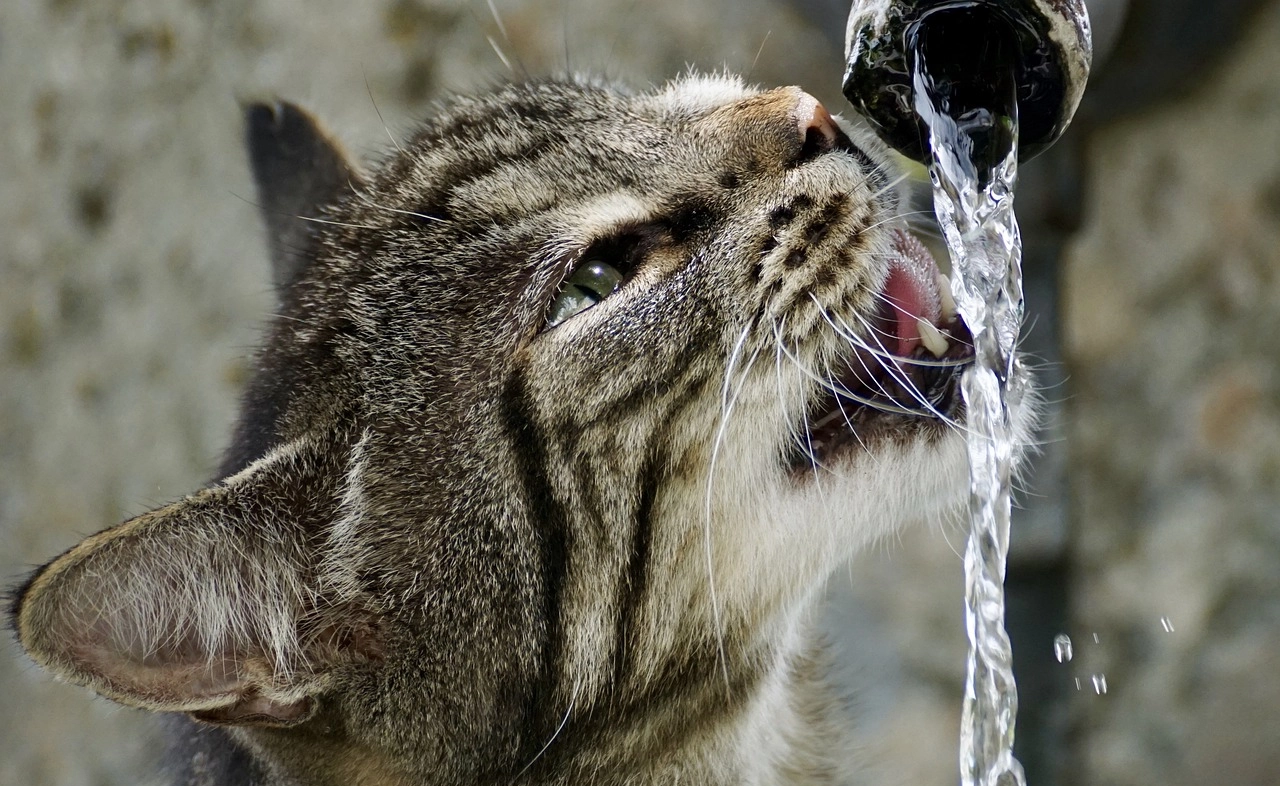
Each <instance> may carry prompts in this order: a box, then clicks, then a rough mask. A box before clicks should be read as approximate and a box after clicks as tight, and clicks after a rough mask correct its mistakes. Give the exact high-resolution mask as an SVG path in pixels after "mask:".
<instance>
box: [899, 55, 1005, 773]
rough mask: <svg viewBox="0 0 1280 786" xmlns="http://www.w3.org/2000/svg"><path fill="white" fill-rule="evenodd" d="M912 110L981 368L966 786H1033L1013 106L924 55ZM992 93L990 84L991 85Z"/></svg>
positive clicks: (976, 373) (970, 406) (972, 405)
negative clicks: (1011, 579) (1019, 643)
mask: <svg viewBox="0 0 1280 786" xmlns="http://www.w3.org/2000/svg"><path fill="white" fill-rule="evenodd" d="M912 70H913V80H914V88H915V109H916V112H917V113H918V114H919V115H920V117H921V118H922V119H924V121H925V123H926V125H927V126H928V127H929V133H930V139H929V142H930V147H931V149H932V154H933V161H932V165H931V166H930V176H931V178H932V181H933V194H934V210H935V212H936V213H937V216H938V223H939V224H940V226H941V228H942V233H943V237H944V238H945V240H946V243H947V248H948V250H949V251H950V254H951V259H952V276H951V280H952V290H953V295H954V297H955V300H956V305H957V307H958V308H959V311H960V314H961V315H962V316H963V317H964V320H965V322H966V323H967V324H968V326H969V330H970V332H971V333H972V334H973V342H974V354H975V363H974V366H973V368H972V369H971V370H969V371H968V372H967V373H966V374H965V375H964V379H963V381H962V384H961V388H962V393H963V395H964V401H965V407H966V413H967V417H966V424H967V426H968V429H969V435H968V453H969V483H970V502H969V517H970V524H971V530H970V535H969V543H968V547H967V549H966V551H965V559H964V564H965V623H966V627H967V631H968V636H969V659H968V666H967V676H966V682H965V694H964V706H963V718H962V722H961V723H962V725H961V737H960V774H961V781H962V783H963V784H964V786H1013V785H1014V784H1016V785H1017V786H1025V784H1026V776H1025V775H1024V773H1023V770H1022V765H1021V764H1020V763H1019V762H1018V760H1017V759H1016V758H1014V756H1013V740H1014V724H1015V720H1016V717H1017V712H1018V695H1017V686H1016V685H1015V682H1014V676H1013V653H1012V649H1011V647H1010V644H1009V636H1008V634H1007V633H1006V632H1005V628H1004V575H1005V561H1006V557H1007V554H1008V548H1009V518H1010V507H1011V503H1010V490H1011V475H1012V471H1013V462H1014V458H1015V455H1016V454H1017V452H1018V445H1016V444H1015V440H1014V435H1013V426H1012V422H1011V417H1010V412H1011V410H1014V409H1016V408H1017V407H1018V405H1019V403H1020V401H1021V399H1022V398H1023V396H1024V395H1025V393H1026V390H1025V382H1024V381H1023V380H1024V375H1021V374H1018V373H1015V372H1016V371H1017V361H1016V360H1015V355H1014V345H1015V343H1016V342H1017V338H1018V333H1019V331H1020V329H1021V327H1022V312H1023V297H1022V270H1021V259H1022V242H1021V236H1020V234H1019V231H1018V224H1017V220H1016V218H1015V216H1014V213H1013V187H1014V182H1015V180H1016V178H1017V162H1018V154H1017V151H1018V123H1017V100H1016V93H1015V91H1014V86H1013V83H1012V80H1011V79H1010V81H1009V84H1008V88H1009V89H1008V91H1007V92H1005V93H1004V94H1003V95H996V94H997V93H999V91H1000V85H999V84H993V85H986V86H989V87H991V88H992V90H993V96H994V97H995V99H996V100H995V101H992V102H987V103H985V104H979V105H978V106H976V107H972V106H970V107H959V108H957V107H953V106H952V104H951V101H950V97H949V96H948V95H947V93H946V90H945V89H942V90H940V89H939V85H943V86H944V87H947V86H949V85H947V84H946V83H945V82H941V81H938V80H939V79H945V77H940V78H938V77H935V76H934V75H932V74H931V73H930V70H929V64H928V62H927V61H926V58H925V54H924V52H923V47H919V48H917V49H916V51H915V56H914V58H913V69H912ZM984 87H985V86H984Z"/></svg>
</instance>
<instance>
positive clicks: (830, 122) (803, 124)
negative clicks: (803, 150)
mask: <svg viewBox="0 0 1280 786" xmlns="http://www.w3.org/2000/svg"><path fill="white" fill-rule="evenodd" d="M791 116H792V117H793V118H795V121H796V125H797V127H798V128H799V130H800V138H801V139H803V140H804V141H805V147H816V148H818V149H821V150H830V149H831V147H832V146H834V145H835V142H836V134H837V133H838V132H839V128H838V127H837V126H836V121H835V118H833V117H831V113H830V112H828V111H827V108H826V107H825V106H823V105H822V104H821V103H820V102H819V101H818V99H816V98H814V97H813V96H811V95H809V94H808V93H801V94H800V100H798V101H797V102H796V106H795V109H793V110H792V112H791Z"/></svg>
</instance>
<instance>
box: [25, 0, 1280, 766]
mask: <svg viewBox="0 0 1280 786" xmlns="http://www.w3.org/2000/svg"><path fill="white" fill-rule="evenodd" d="M495 5H496V6H497V8H498V10H499V12H500V14H501V18H502V20H503V23H504V26H505V34H504V33H503V32H501V31H499V30H498V27H497V25H496V24H495V22H494V21H493V19H492V18H491V16H490V14H489V9H488V7H487V5H486V3H485V2H484V0H370V2H361V3H348V2H338V1H337V0H313V1H312V2H308V3H303V2H301V0H216V1H215V0H186V2H182V1H181V0H151V1H150V2H141V1H139V2H126V1H125V0H93V2H90V1H89V0H41V1H37V0H12V2H4V3H0V239H3V242H0V581H3V582H5V583H12V582H13V581H15V580H16V579H17V578H18V577H19V576H20V575H21V574H22V573H23V572H24V571H25V570H27V569H28V567H29V566H32V565H34V564H39V563H41V562H44V561H46V560H47V559H48V558H49V557H50V556H52V555H54V554H56V553H58V552H59V551H61V550H63V549H66V548H68V547H70V546H71V545H73V544H74V543H75V542H76V541H77V540H78V539H79V538H80V537H82V536H83V535H85V534H88V533H90V532H93V531H95V530H98V529H101V528H103V527H106V526H109V525H111V524H114V523H117V522H118V521H120V520H121V519H123V518H125V517H127V516H130V515H134V514H137V513H140V512H142V511H144V510H146V509H148V508H149V507H151V506H154V505H156V504H160V503H162V502H165V501H167V500H171V499H173V498H175V497H177V496H180V495H182V494H184V493H186V492H188V491H190V490H192V489H194V488H195V487H196V486H197V485H198V484H199V483H201V482H203V481H204V480H206V479H208V477H209V475H210V473H211V472H212V469H213V467H214V466H215V464H216V461H217V457H218V452H219V450H220V449H221V447H222V445H223V444H224V441H225V439H226V435H227V431H228V428H229V426H230V423H231V419H232V417H233V416H234V407H235V400H236V396H237V394H238V391H239V389H240V386H241V384H242V383H243V381H244V377H245V362H244V358H245V356H246V354H247V353H248V352H249V351H250V349H251V347H252V346H253V345H254V343H255V341H256V331H257V327H258V325H260V324H261V321H262V319H263V318H264V317H265V315H266V314H267V313H268V311H269V309H270V308H271V296H270V293H269V291H268V285H267V280H268V275H267V268H266V258H265V250H264V246H263V242H262V237H261V231H260V229H259V222H258V216H257V214H256V211H255V208H254V207H253V206H252V204H251V201H252V199H253V192H252V186H251V183H250V180H249V177H248V174H247V169H246V165H245V163H244V156H243V154H242V152H241V150H240V139H239V135H240V128H239V116H238V107H237V100H238V99H243V98H258V97H266V96H272V95H280V96H283V97H288V98H290V99H294V100H297V101H300V102H302V103H303V104H305V105H308V106H309V107H311V108H312V109H314V110H315V111H316V112H317V113H318V114H319V115H320V116H321V117H322V118H325V119H326V120H327V121H328V122H329V124H330V126H331V127H332V128H333V129H334V130H335V131H336V132H337V134H338V135H339V136H340V137H341V138H343V139H345V140H346V141H347V142H348V143H349V148H350V150H351V151H352V152H353V153H355V154H357V155H372V154H377V153H378V152H379V151H381V150H382V149H384V148H385V147H387V146H389V144H390V142H389V141H388V138H387V131H386V130H385V129H384V127H383V124H382V122H381V121H380V120H379V118H378V115H377V113H376V112H375V110H374V102H375V101H376V103H377V106H378V109H380V110H381V113H382V116H383V118H384V119H385V121H386V124H387V126H389V128H390V131H391V133H392V134H398V133H400V132H403V131H404V130H405V129H406V128H407V127H409V126H410V125H411V123H412V120H413V118H414V117H415V116H418V115H420V114H422V113H423V112H425V111H428V102H429V101H430V99H431V98H433V97H435V96H438V95H440V94H441V93H442V92H444V91H449V90H457V89H461V90H466V89H470V88H476V87H483V85H485V84H487V83H489V82H491V81H493V80H495V79H499V78H502V77H503V76H504V75H506V74H507V73H508V69H507V66H505V65H503V63H502V61H501V59H500V58H499V56H498V55H497V54H496V53H495V51H494V48H493V46H492V45H491V42H490V40H489V39H490V38H492V39H493V41H495V42H497V45H498V47H499V48H500V49H502V50H503V52H504V54H505V56H506V57H507V58H508V59H509V60H510V61H511V65H512V66H513V68H514V69H515V70H517V71H523V70H527V71H528V72H530V73H533V74H539V73H546V72H548V71H549V70H554V69H562V68H564V67H565V65H566V62H567V63H568V65H569V66H570V67H572V68H574V69H582V70H593V71H602V72H604V73H606V74H608V75H610V76H613V77H616V78H620V79H623V80H625V81H627V82H630V83H632V84H635V85H638V86H643V85H645V84H647V83H649V82H652V81H659V80H661V79H663V78H665V77H667V76H670V75H673V74H675V73H678V72H679V71H681V70H682V69H683V68H684V67H685V65H686V63H693V64H696V65H698V66H700V67H703V68H719V67H721V66H723V65H727V66H728V67H729V68H731V69H733V70H736V71H739V72H746V73H749V75H750V78H751V79H752V80H753V81H757V82H760V83H763V84H791V83H796V84H801V85H804V86H805V87H806V89H809V90H810V91H811V92H813V93H815V94H816V95H818V96H819V98H821V99H823V100H824V101H825V102H827V103H828V105H829V106H832V107H837V106H841V101H840V99H839V97H838V95H837V83H838V78H839V74H840V71H841V63H840V53H839V52H838V50H837V49H836V47H834V46H833V45H832V44H831V42H830V37H829V36H824V34H823V32H824V31H818V30H814V29H812V28H810V27H808V26H806V24H805V22H804V21H803V20H802V19H800V18H799V17H798V16H796V15H795V14H794V13H793V12H791V11H788V10H786V8H784V7H782V6H780V5H779V4H778V3H774V2H767V0H661V1H660V2H659V1H658V0H650V1H649V2H637V0H607V1H602V0H548V2H533V0H495ZM825 32H826V33H830V31H825ZM836 38H838V36H836ZM1277 40H1280V10H1277V11H1276V12H1272V13H1270V14H1268V15H1267V16H1266V17H1265V18H1264V19H1263V20H1261V23H1260V24H1259V25H1258V28H1257V30H1255V31H1254V32H1253V35H1252V36H1251V37H1250V39H1249V41H1248V42H1247V44H1246V45H1245V46H1242V47H1241V48H1240V51H1239V52H1238V53H1236V54H1235V55H1234V56H1233V57H1232V58H1231V60H1230V62H1229V63H1228V65H1227V67H1225V68H1223V69H1221V71H1220V72H1216V73H1215V74H1213V75H1211V77H1210V79H1209V81H1208V83H1207V84H1205V85H1204V86H1203V87H1202V89H1200V90H1199V91H1198V92H1197V93H1196V94H1195V95H1194V96H1192V97H1191V98H1189V99H1187V100H1186V101H1183V102H1181V103H1180V104H1179V105H1177V106H1173V107H1169V108H1167V109H1162V110H1157V111H1152V112H1149V113H1147V114H1145V115H1143V116H1142V117H1139V118H1136V119H1133V120H1131V121H1128V122H1126V123H1125V124H1124V125H1123V126H1119V127H1115V128H1111V129H1104V130H1102V131H1100V132H1098V133H1096V134H1094V135H1093V136H1092V137H1091V138H1090V139H1089V141H1088V149H1089V154H1088V160H1089V170H1090V171H1089V181H1090V183H1091V192H1090V194H1089V201H1088V226H1087V227H1086V229H1085V230H1084V231H1083V232H1082V233H1081V236H1080V237H1079V238H1078V240H1077V242H1076V243H1075V244H1074V246H1073V248H1072V251H1071V254H1070V255H1069V258H1068V259H1067V260H1066V261H1065V267H1064V277H1065V278H1064V280H1065V282H1066V286H1067V291H1066V296H1065V299H1066V304H1065V305H1066V314H1065V317H1064V327H1063V329H1064V333H1065V334H1066V336H1067V339H1068V359H1069V369H1068V370H1069V372H1070V374H1071V377H1072V383H1071V385H1072V386H1071V388H1070V393H1071V394H1072V396H1073V397H1072V399H1071V401H1070V404H1069V416H1070V419H1069V422H1068V427H1067V430H1066V431H1067V434H1068V436H1069V440H1070V441H1069V451H1070V456H1071V463H1072V466H1071V469H1070V478H1071V481H1072V488H1073V491H1072V499H1071V500H1069V505H1070V506H1071V508H1072V510H1073V512H1074V515H1073V525H1074V529H1075V535H1074V536H1073V542H1072V550H1073V557H1074V562H1075V566H1076V570H1075V579H1074V583H1073V585H1072V587H1071V590H1072V592H1073V597H1074V598H1075V606H1074V610H1073V614H1074V622H1073V624H1072V629H1071V630H1070V631H1067V632H1069V633H1071V635H1072V636H1073V638H1074V639H1075V640H1076V651H1077V657H1076V659H1075V660H1074V661H1072V662H1071V663H1070V664H1066V665H1064V666H1063V667H1062V675H1063V679H1064V680H1068V681H1073V680H1074V679H1075V678H1076V677H1079V676H1083V677H1085V678H1086V680H1087V678H1088V677H1090V676H1092V674H1094V673H1103V674H1106V676H1107V678H1108V692H1107V693H1106V694H1105V695H1101V696H1100V695H1097V694H1095V693H1093V692H1092V688H1091V686H1090V685H1089V684H1088V683H1087V682H1086V685H1085V689H1083V690H1081V691H1080V692H1079V693H1076V694H1075V698H1076V699H1077V701H1076V704H1075V706H1074V707H1073V712H1074V718H1075V725H1074V727H1073V730H1074V731H1073V737H1072V739H1071V740H1070V742H1071V745H1072V747H1071V748H1070V749H1069V750H1068V754H1067V755H1068V761H1069V767H1070V770H1071V777H1070V778H1069V779H1067V780H1065V781H1064V782H1065V783H1069V784H1094V783H1097V784H1113V783H1114V784H1138V783H1152V784H1156V783H1160V784H1166V783H1168V784H1182V783H1186V784H1193V783H1196V784H1200V783H1228V782H1230V783H1240V784H1253V783H1256V784H1264V783H1267V784H1269V783H1273V782H1276V781H1277V780H1280V762H1277V760H1276V759H1275V758H1274V756H1275V754H1273V753H1270V749H1271V745H1270V744H1263V743H1269V742H1270V741H1273V740H1276V739H1280V709H1278V708H1280V687H1277V686H1280V670H1277V669H1275V668H1274V666H1272V667H1271V668H1267V667H1266V665H1267V663H1268V660H1267V659H1268V656H1269V655H1270V653H1274V652H1276V651H1278V650H1277V647H1280V625H1277V618H1278V617H1280V611H1278V610H1277V609H1280V605H1277V601H1280V578H1278V577H1280V513H1277V511H1280V504H1277V503H1278V502H1280V500H1277V496H1278V492H1277V487H1278V486H1280V460H1278V459H1277V451H1278V450H1280V439H1277V437H1280V434H1278V433H1277V432H1280V412H1278V409H1280V402H1278V400H1277V399H1278V393H1277V390H1278V388H1277V385H1280V378H1278V376H1280V370H1278V367H1277V358H1280V353H1277V352H1276V351H1275V350H1273V349H1270V348H1269V347H1268V345H1267V339H1268V337H1269V336H1270V335H1271V334H1273V333H1274V332H1275V328H1276V327H1277V325H1276V324H1275V323H1276V321H1277V315H1278V314H1280V292H1278V291H1277V286H1278V285H1277V272H1278V271H1280V260H1278V259H1277V253H1278V251H1277V250H1278V249H1280V242H1277V241H1280V237H1277V235H1278V234H1280V163H1277V162H1278V161H1280V125H1278V124H1280V62H1278V61H1277V56H1276V55H1275V54H1274V53H1273V52H1272V51H1271V50H1272V48H1273V47H1274V42H1275V41H1277ZM948 539H949V540H950V544H948V542H947V541H948ZM949 545H950V546H953V547H954V549H955V550H960V549H962V548H963V534H962V533H955V532H952V533H938V532H934V531H926V530H918V531H913V532H908V533H906V534H905V535H904V537H903V541H902V542H901V543H895V544H887V545H886V546H885V547H884V548H883V549H881V550H878V551H876V552H874V553H871V554H867V555H864V556H863V557H861V558H859V559H858V560H857V561H855V563H854V564H853V565H852V566H851V569H850V571H849V580H846V579H845V578H844V577H838V579H837V581H836V582H835V583H834V589H833V596H834V602H833V603H832V604H831V607H830V609H829V613H828V620H829V624H830V627H831V629H832V632H833V636H834V637H835V638H836V639H837V640H838V644H839V646H840V647H841V648H842V651H843V652H844V654H845V657H844V659H843V661H842V666H841V672H842V676H843V677H844V679H845V681H846V682H847V683H848V684H849V685H850V686H852V687H853V688H854V689H855V690H856V693H857V699H856V702H855V705H854V707H855V709H856V711H857V713H856V714H857V715H858V718H859V721H858V728H859V731H860V734H861V738H862V745H861V748H862V750H863V752H864V755H865V758H866V759H867V760H868V762H869V765H870V768H871V772H872V774H873V777H872V780H871V782H872V783H876V784H885V785H886V786H888V785H890V784H902V786H907V785H908V784H912V785H915V784H921V785H925V784H950V783H954V782H955V780H956V778H955V774H954V773H955V772H956V764H955V762H956V758H955V756H956V754H955V750H956V735H957V729H958V724H959V693H960V684H961V678H962V669H963V652H964V640H963V629H962V625H961V619H960V609H961V604H960V591H961V578H960V560H959V558H958V557H957V556H956V555H955V553H954V552H953V550H952V548H950V547H949ZM1162 618H1167V620H1168V622H1169V623H1171V625H1172V626H1173V628H1174V632H1172V633H1165V632H1164V630H1163V627H1162V625H1161V619H1162ZM1094 633H1097V634H1098V640H1099V644H1096V645H1095V644H1093V638H1092V635H1093V634H1094ZM0 649H3V652H0V697H2V699H3V700H2V701H0V786H42V785H43V784H51V785H52V784H57V785H59V786H62V785H64V784H65V785H67V786H82V785H83V786H89V785H90V784H93V785H94V786H107V785H108V784H137V783H139V782H141V780H140V778H141V776H140V773H144V772H147V771H148V766H149V757H150V756H151V754H152V752H153V751H154V750H155V744H154V739H153V737H152V736H151V734H152V732H151V730H150V729H151V727H150V724H149V723H148V721H147V719H146V718H145V717H144V716H143V715H141V714H139V713H135V712H133V711H129V710H124V709H120V708H118V707H115V706H113V705H111V704H109V703H107V702H105V701H102V700H96V699H90V698H89V697H88V695H87V694H86V693H85V692H83V691H81V690H78V689H72V688H68V687H66V686H61V685H56V684H53V683H51V682H50V681H49V680H48V679H47V678H46V677H45V676H44V675H43V674H41V673H39V672H38V671H37V670H36V669H34V667H32V666H30V664H29V663H27V662H26V661H24V660H23V659H22V658H21V657H20V655H19V653H18V650H17V647H16V646H15V645H13V644H12V643H11V642H10V641H7V640H6V641H5V643H4V644H3V645H0ZM1044 656H1045V657H1046V658H1049V657H1052V653H1050V652H1046V653H1044ZM1276 657H1280V656H1273V657H1271V662H1273V663H1274V662H1276ZM1022 701H1023V703H1024V705H1026V704H1029V703H1031V702H1034V701H1036V697H1035V696H1024V697H1023V699H1022ZM1268 756H1270V757H1272V758H1268ZM1222 767H1234V768H1235V769H1222V770H1219V769H1217V768H1222ZM1218 772H1221V773H1228V772H1229V773H1230V776H1227V775H1225V774H1224V775H1223V776H1222V777H1216V776H1215V775H1214V773H1218ZM1033 786H1034V784H1033Z"/></svg>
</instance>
